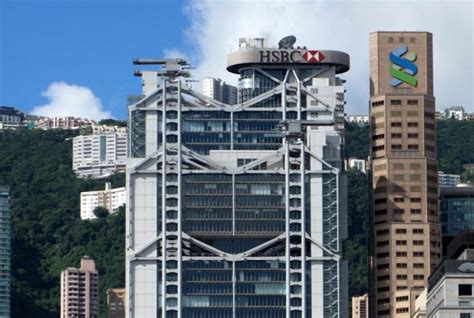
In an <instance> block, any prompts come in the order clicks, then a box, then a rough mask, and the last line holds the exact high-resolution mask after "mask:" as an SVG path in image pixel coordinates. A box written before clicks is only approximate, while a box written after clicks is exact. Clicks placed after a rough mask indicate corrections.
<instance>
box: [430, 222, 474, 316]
mask: <svg viewBox="0 0 474 318" xmlns="http://www.w3.org/2000/svg"><path fill="white" fill-rule="evenodd" d="M473 246H474V231H467V232H463V233H461V234H459V235H458V236H457V237H456V238H455V239H453V241H452V242H451V243H450V244H449V246H448V251H449V253H448V256H447V258H446V259H445V260H444V261H443V262H442V263H441V264H440V266H438V268H437V269H436V270H435V271H434V272H433V273H432V274H431V276H430V278H429V280H428V282H429V285H428V297H427V305H426V308H427V316H428V317H429V318H453V317H456V318H458V317H459V318H471V317H474V293H473V285H474V249H472V247H473Z"/></svg>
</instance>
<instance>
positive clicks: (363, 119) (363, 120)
mask: <svg viewBox="0 0 474 318" xmlns="http://www.w3.org/2000/svg"><path fill="white" fill-rule="evenodd" d="M346 121H347V122H348V123H355V124H363V125H368V124H369V116H368V115H346Z"/></svg>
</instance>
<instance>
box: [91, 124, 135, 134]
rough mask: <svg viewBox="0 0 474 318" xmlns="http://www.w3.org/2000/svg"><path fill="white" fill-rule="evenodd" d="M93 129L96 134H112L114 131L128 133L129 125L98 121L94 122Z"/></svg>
mask: <svg viewBox="0 0 474 318" xmlns="http://www.w3.org/2000/svg"><path fill="white" fill-rule="evenodd" d="M91 129H92V134H94V135H97V134H112V133H119V134H126V133H127V127H119V126H108V125H99V124H96V123H92V125H91Z"/></svg>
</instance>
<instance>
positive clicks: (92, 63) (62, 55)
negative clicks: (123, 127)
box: [0, 0, 187, 118]
mask: <svg viewBox="0 0 474 318" xmlns="http://www.w3.org/2000/svg"><path fill="white" fill-rule="evenodd" d="M0 23H1V26H0V32H1V33H0V41H1V42H0V52H1V53H0V54H1V55H0V69H1V71H0V104H1V105H11V106H16V107H18V108H20V109H22V110H24V111H30V110H32V109H33V107H34V106H37V105H41V104H44V103H46V102H47V99H46V98H45V97H43V96H41V92H43V91H45V90H46V89H47V88H48V86H49V85H50V84H51V83H52V82H54V81H65V82H67V83H70V84H75V85H80V86H86V87H89V88H90V89H91V90H92V91H93V92H94V94H95V95H96V96H98V97H99V98H100V99H101V100H102V104H103V106H104V108H106V109H108V110H110V111H111V112H112V113H113V115H114V116H115V117H117V118H125V117H126V111H125V100H126V96H127V95H128V94H133V93H139V92H140V89H141V87H140V80H139V78H137V77H134V76H133V70H134V69H135V68H134V66H133V65H132V59H133V58H134V57H158V56H161V55H162V51H163V49H164V48H166V47H185V46H186V44H185V43H184V41H183V38H184V35H183V29H184V28H185V27H186V25H187V20H186V16H185V13H184V10H183V3H182V1H159V4H158V1H154V2H151V1H146V2H140V1H134V2H133V3H132V2H130V1H114V2H111V1H103V0H102V1H94V2H89V1H80V2H79V1H64V2H59V1H54V2H50V1H42V2H40V1H31V2H25V1H20V2H18V1H11V2H2V3H1V4H0Z"/></svg>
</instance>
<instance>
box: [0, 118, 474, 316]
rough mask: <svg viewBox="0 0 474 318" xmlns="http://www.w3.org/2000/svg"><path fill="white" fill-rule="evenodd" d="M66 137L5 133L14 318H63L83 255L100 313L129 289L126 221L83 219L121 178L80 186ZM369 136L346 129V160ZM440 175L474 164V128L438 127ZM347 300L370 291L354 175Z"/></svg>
mask: <svg viewBox="0 0 474 318" xmlns="http://www.w3.org/2000/svg"><path fill="white" fill-rule="evenodd" d="M75 135H76V133H75V132H70V131H64V130H50V131H42V130H23V129H22V130H18V131H2V132H0V185H8V186H10V189H11V197H12V317H25V318H27V317H35V318H42V317H58V316H59V277H60V272H61V271H62V270H64V269H65V268H67V267H70V266H74V267H78V266H79V261H80V258H81V256H83V255H89V256H90V257H92V258H93V259H94V260H95V261H96V265H97V267H98V270H99V273H100V284H99V287H100V309H101V317H105V290H106V288H111V287H123V286H124V273H125V268H124V267H125V258H124V257H125V256H124V254H125V249H124V246H125V242H124V238H125V214H124V209H122V210H121V211H120V212H119V213H117V214H116V215H108V216H106V217H102V218H98V219H96V220H91V221H82V220H80V217H79V193H80V192H81V191H91V190H98V189H103V188H104V183H105V182H106V181H110V182H112V186H113V187H119V186H123V185H124V183H125V180H124V176H123V175H122V174H118V175H114V176H112V177H110V178H109V179H107V180H101V181H96V180H83V179H77V178H76V176H75V175H74V173H73V172H72V167H71V162H72V153H71V148H72V147H71V138H72V137H74V136H75ZM368 140H369V129H368V127H366V126H358V125H355V124H348V125H347V126H346V137H345V141H346V157H347V158H349V157H356V158H361V159H367V157H368V155H369V144H368ZM437 147H438V159H439V169H440V170H443V171H445V172H446V173H460V172H462V165H463V164H465V163H473V162H474V122H468V121H461V122H460V121H456V120H446V121H442V122H438V129H437ZM348 184H349V189H348V198H349V202H348V208H349V218H348V221H349V239H348V240H347V241H346V243H345V258H346V259H347V260H348V261H349V272H350V277H349V282H350V283H349V285H350V286H349V293H350V295H360V294H363V293H365V292H367V285H368V280H367V275H368V273H367V255H368V251H367V246H368V234H369V233H368V232H369V206H368V189H369V188H368V179H367V176H366V175H365V174H363V173H361V172H359V171H357V170H354V169H351V170H349V171H348Z"/></svg>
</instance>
